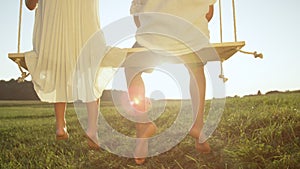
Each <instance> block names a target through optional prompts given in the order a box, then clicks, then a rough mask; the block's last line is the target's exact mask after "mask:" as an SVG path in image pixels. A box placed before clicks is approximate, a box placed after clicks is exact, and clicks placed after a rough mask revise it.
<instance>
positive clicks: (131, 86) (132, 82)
mask: <svg viewBox="0 0 300 169" xmlns="http://www.w3.org/2000/svg"><path fill="white" fill-rule="evenodd" d="M134 73H135V71H134V69H131V68H128V69H125V74H126V80H127V86H128V94H129V100H130V102H131V105H132V106H133V107H134V108H135V111H138V112H140V113H141V117H138V118H141V119H142V120H143V121H149V122H145V123H143V122H136V125H135V127H136V137H137V138H149V137H151V136H152V135H153V134H154V133H155V132H156V125H155V124H154V123H153V122H150V120H149V119H148V115H147V114H146V113H145V112H146V111H147V106H146V104H145V103H146V97H145V84H144V81H143V79H142V77H141V75H142V73H138V74H136V75H135V74H134ZM147 153H148V141H147V139H145V140H144V139H140V140H138V141H137V144H136V149H135V157H137V158H136V159H135V161H136V163H137V164H142V163H144V161H145V157H146V156H147Z"/></svg>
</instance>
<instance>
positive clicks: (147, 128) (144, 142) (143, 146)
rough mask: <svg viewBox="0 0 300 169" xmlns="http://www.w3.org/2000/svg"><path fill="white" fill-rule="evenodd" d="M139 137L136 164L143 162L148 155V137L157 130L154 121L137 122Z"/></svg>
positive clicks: (135, 154)
mask: <svg viewBox="0 0 300 169" xmlns="http://www.w3.org/2000/svg"><path fill="white" fill-rule="evenodd" d="M136 125H137V130H138V131H137V137H138V138H139V139H137V142H136V147H135V152H134V158H135V162H136V164H139V165H141V164H143V163H144V162H145V160H146V157H147V155H148V138H149V137H151V136H153V135H154V134H155V132H156V130H157V127H156V125H155V124H154V123H153V122H149V123H137V124H136Z"/></svg>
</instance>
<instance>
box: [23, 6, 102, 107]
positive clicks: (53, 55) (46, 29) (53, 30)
mask: <svg viewBox="0 0 300 169" xmlns="http://www.w3.org/2000/svg"><path fill="white" fill-rule="evenodd" d="M98 8H99V1H98V0H39V1H38V8H37V9H36V14H35V25H34V34H33V50H32V51H31V52H27V53H26V54H25V59H26V64H27V67H28V69H29V72H30V73H31V76H32V81H33V84H34V89H35V91H36V92H37V94H38V96H39V98H40V99H41V101H45V102H72V101H74V100H77V99H81V98H78V95H76V96H74V94H73V92H74V88H77V87H78V86H79V85H78V84H79V83H80V82H79V81H78V79H79V78H75V79H77V80H75V81H74V76H73V75H74V74H75V68H76V67H79V66H78V57H79V55H80V53H81V50H82V48H83V47H84V46H85V44H86V43H87V41H88V40H89V39H91V36H93V35H95V34H96V32H99V31H100V23H99V15H98V10H99V9H98ZM100 33H101V31H100ZM98 40H99V41H100V43H99V46H98V50H97V52H99V53H98V56H100V58H99V57H98V58H97V59H99V60H97V61H92V60H91V59H93V57H90V58H87V60H86V61H88V62H92V63H98V62H100V61H101V58H102V55H103V54H104V52H105V50H106V47H105V41H104V38H103V37H102V39H99V38H98ZM91 50H92V49H91ZM86 57H89V56H86ZM94 59H95V58H94ZM82 60H84V59H82V58H81V60H80V61H82ZM93 65H95V64H93ZM93 71H94V72H93V73H92V74H91V76H89V77H86V79H84V82H81V83H80V84H82V83H85V82H89V83H90V84H94V83H93V81H95V77H94V76H93V75H95V74H97V72H96V71H98V70H97V69H96V68H94V69H93ZM74 82H75V85H76V86H74ZM87 87H93V86H92V85H87ZM87 90H88V89H87ZM91 90H92V89H91ZM75 91H76V90H75ZM92 91H93V90H92ZM101 93H102V92H98V93H97V96H95V97H98V98H99V97H100V94H101Z"/></svg>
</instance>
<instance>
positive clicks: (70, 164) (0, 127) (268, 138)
mask: <svg viewBox="0 0 300 169" xmlns="http://www.w3.org/2000/svg"><path fill="white" fill-rule="evenodd" d="M299 101H300V94H299V93H288V94H285V93H281V94H270V95H263V96H251V97H243V98H228V99H227V100H226V107H225V111H224V113H223V116H222V120H221V122H220V124H219V126H218V128H217V130H216V131H215V132H214V134H213V136H212V137H211V138H210V139H209V143H210V144H211V147H212V149H213V152H212V153H211V154H208V155H204V154H199V153H198V152H197V151H195V149H194V141H193V139H192V138H191V137H189V136H187V137H186V138H185V139H184V140H183V141H182V142H181V143H180V144H179V145H177V146H176V147H174V148H173V149H171V150H170V151H168V152H166V153H163V154H161V155H159V156H155V157H151V158H148V159H147V161H146V163H145V164H144V165H142V166H137V165H136V164H135V162H134V160H133V159H131V158H124V157H119V156H117V155H114V154H111V153H109V152H107V151H105V150H100V151H94V150H89V149H88V147H87V142H86V139H85V138H84V137H83V135H84V131H83V129H82V128H81V126H80V124H79V122H78V120H77V116H76V113H75V110H74V107H73V105H72V104H69V105H68V107H69V109H68V110H67V117H66V119H67V124H68V131H69V133H70V139H69V140H68V141H60V142H57V141H55V134H54V133H55V120H54V119H55V118H54V113H53V106H52V105H51V104H45V103H40V102H36V101H0V168H107V169H108V168H116V169H117V168H132V169H135V168H149V169H152V168H153V169H158V168H162V169H167V168H170V169H177V168H179V169H180V168H187V169H196V168H272V169H273V168H295V169H296V168H300V102H299ZM206 106H207V107H209V101H208V102H207V105H206ZM178 107H179V105H178V102H176V101H172V102H170V103H168V104H167V108H166V111H165V112H164V113H163V115H162V116H161V117H160V118H159V119H157V120H156V121H155V123H156V124H157V126H158V128H159V132H162V131H163V130H164V129H166V128H168V127H169V126H170V125H171V124H172V122H174V119H175V118H176V113H173V112H176V110H178ZM207 109H208V108H207ZM101 112H102V113H103V114H104V116H105V118H106V119H107V120H108V121H110V124H111V126H112V127H114V128H115V129H116V130H118V131H120V132H122V133H126V134H127V135H134V123H132V122H130V121H128V120H124V118H122V117H121V116H120V115H119V114H118V113H116V110H115V108H114V107H113V106H112V104H111V103H110V102H103V103H102V105H101Z"/></svg>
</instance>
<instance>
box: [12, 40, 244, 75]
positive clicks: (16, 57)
mask: <svg viewBox="0 0 300 169" xmlns="http://www.w3.org/2000/svg"><path fill="white" fill-rule="evenodd" d="M244 46H245V42H244V41H239V42H223V43H213V44H212V47H213V48H204V49H203V50H201V51H200V52H199V55H204V56H203V58H204V59H205V60H206V61H217V60H222V61H225V60H227V59H229V58H230V57H232V56H233V55H234V54H235V53H236V52H238V50H239V49H241V48H242V47H244ZM120 50H126V51H125V52H127V54H128V55H129V54H132V53H136V52H145V51H147V49H146V48H124V49H120ZM215 51H216V52H217V53H216V54H217V55H218V56H219V57H220V58H216V55H214V56H213V54H212V55H211V52H215ZM210 56H212V57H211V58H210ZM8 57H9V58H10V59H11V60H13V61H14V62H16V63H17V64H18V63H19V64H20V66H21V67H23V68H24V69H26V70H28V69H27V65H26V62H25V53H9V54H8ZM201 57H202V56H201ZM182 61H184V63H198V62H201V60H200V59H199V57H198V55H195V54H189V55H183V56H179V59H178V58H174V57H169V58H168V57H166V58H164V62H167V63H173V64H182ZM103 65H105V66H109V62H107V63H105V64H103ZM137 66H138V65H137Z"/></svg>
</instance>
